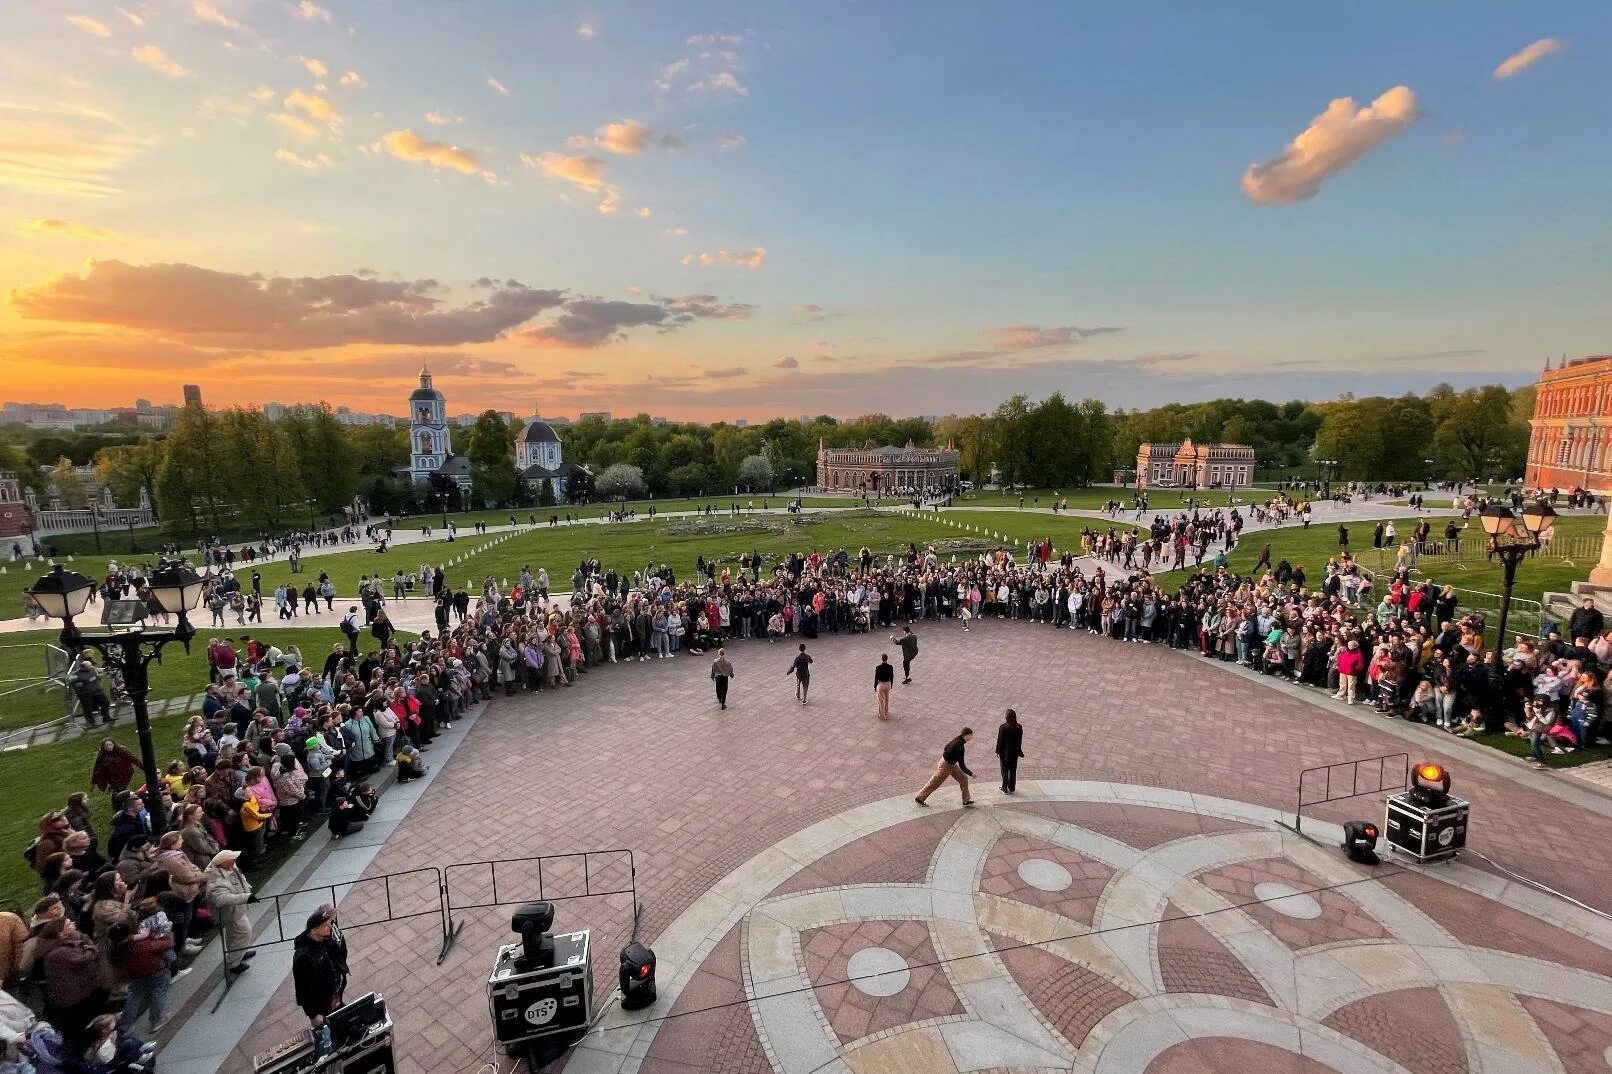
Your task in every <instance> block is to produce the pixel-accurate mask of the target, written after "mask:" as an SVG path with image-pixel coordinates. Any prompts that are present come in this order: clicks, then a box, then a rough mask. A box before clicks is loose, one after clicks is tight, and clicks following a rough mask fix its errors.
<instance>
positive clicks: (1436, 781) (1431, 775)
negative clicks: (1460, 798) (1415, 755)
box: [1410, 761, 1450, 809]
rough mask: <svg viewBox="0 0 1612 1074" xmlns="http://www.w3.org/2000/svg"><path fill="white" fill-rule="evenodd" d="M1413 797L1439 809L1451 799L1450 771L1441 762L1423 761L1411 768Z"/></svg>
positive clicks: (1425, 804) (1422, 803) (1420, 803)
mask: <svg viewBox="0 0 1612 1074" xmlns="http://www.w3.org/2000/svg"><path fill="white" fill-rule="evenodd" d="M1410 794H1411V798H1412V799H1413V800H1414V801H1415V802H1416V803H1417V804H1418V805H1422V806H1426V807H1427V808H1428V809H1437V808H1439V807H1440V806H1442V805H1444V803H1446V802H1448V801H1449V800H1450V772H1449V769H1447V768H1445V767H1444V766H1443V765H1441V764H1435V763H1433V762H1432V761H1423V762H1422V763H1421V764H1419V765H1417V766H1416V767H1415V768H1413V769H1411V790H1410Z"/></svg>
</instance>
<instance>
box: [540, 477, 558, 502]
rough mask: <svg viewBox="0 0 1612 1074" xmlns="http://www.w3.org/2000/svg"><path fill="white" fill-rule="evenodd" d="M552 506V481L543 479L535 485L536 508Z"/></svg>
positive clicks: (549, 478) (551, 479)
mask: <svg viewBox="0 0 1612 1074" xmlns="http://www.w3.org/2000/svg"><path fill="white" fill-rule="evenodd" d="M554 504H555V499H554V479H553V478H551V477H545V478H544V479H543V480H542V481H540V482H538V485H537V506H539V507H553V506H554Z"/></svg>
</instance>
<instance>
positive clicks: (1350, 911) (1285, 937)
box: [1198, 858, 1388, 951]
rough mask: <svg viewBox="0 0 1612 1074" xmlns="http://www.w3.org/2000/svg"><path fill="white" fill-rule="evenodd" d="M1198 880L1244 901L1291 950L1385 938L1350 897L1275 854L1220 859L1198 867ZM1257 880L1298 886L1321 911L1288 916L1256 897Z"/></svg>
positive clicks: (1236, 901)
mask: <svg viewBox="0 0 1612 1074" xmlns="http://www.w3.org/2000/svg"><path fill="white" fill-rule="evenodd" d="M1198 879H1199V880H1200V881H1202V883H1203V885H1204V886H1205V887H1207V888H1209V889H1211V890H1213V891H1217V892H1219V893H1220V894H1221V895H1222V896H1224V897H1225V899H1226V901H1227V902H1230V903H1232V904H1234V905H1243V904H1248V903H1253V904H1254V905H1250V906H1246V907H1245V909H1246V912H1247V913H1248V915H1249V916H1250V917H1252V918H1253V919H1254V920H1255V921H1258V922H1259V923H1260V924H1261V925H1264V926H1265V928H1266V929H1268V930H1270V932H1271V934H1272V935H1274V936H1275V937H1276V938H1277V939H1279V940H1281V941H1282V942H1283V943H1285V944H1287V946H1289V947H1291V948H1292V949H1293V950H1295V951H1302V950H1303V949H1305V948H1306V947H1317V946H1319V945H1321V944H1327V943H1338V942H1340V941H1343V940H1385V939H1388V930H1387V929H1385V928H1383V927H1382V926H1381V925H1380V924H1378V923H1377V922H1376V921H1375V920H1373V919H1372V917H1371V915H1369V914H1367V913H1366V911H1365V910H1363V909H1361V908H1360V905H1359V904H1358V903H1356V902H1355V901H1354V900H1353V899H1351V898H1349V897H1348V896H1347V895H1344V894H1343V893H1342V892H1337V891H1321V890H1319V889H1320V888H1323V887H1325V886H1326V884H1325V882H1324V881H1323V880H1321V878H1320V877H1318V876H1316V875H1314V874H1313V873H1311V872H1309V871H1308V870H1306V869H1303V868H1301V867H1300V866H1298V865H1295V864H1293V863H1292V862H1290V861H1287V860H1285V859H1280V858H1266V859H1263V860H1261V861H1250V862H1243V863H1242V864H1241V865H1225V866H1222V867H1221V868H1219V869H1211V870H1209V871H1207V872H1204V873H1200V874H1199V876H1198ZM1260 884H1285V885H1287V886H1288V887H1290V888H1293V889H1295V890H1297V891H1301V892H1304V893H1306V894H1308V895H1309V897H1310V898H1312V899H1314V900H1315V901H1316V902H1318V903H1320V904H1321V916H1320V917H1317V918H1311V919H1308V920H1306V919H1303V918H1294V917H1288V916H1287V915H1286V914H1284V913H1282V912H1281V911H1280V910H1278V909H1276V907H1274V906H1271V905H1268V904H1266V903H1262V902H1258V901H1257V900H1258V899H1259V896H1258V895H1257V894H1255V891H1254V889H1255V888H1256V887H1258V886H1259V885H1260Z"/></svg>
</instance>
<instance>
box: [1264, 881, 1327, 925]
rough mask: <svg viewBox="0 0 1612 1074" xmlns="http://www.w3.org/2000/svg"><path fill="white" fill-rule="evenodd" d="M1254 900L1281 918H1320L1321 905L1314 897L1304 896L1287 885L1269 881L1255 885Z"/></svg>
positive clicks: (1305, 919) (1301, 919) (1307, 919)
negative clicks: (1263, 904)
mask: <svg viewBox="0 0 1612 1074" xmlns="http://www.w3.org/2000/svg"><path fill="white" fill-rule="evenodd" d="M1254 898H1256V899H1258V900H1259V901H1260V902H1262V903H1265V904H1266V905H1267V906H1269V907H1270V908H1271V909H1272V910H1275V911H1276V912H1277V913H1279V914H1281V915H1282V916H1283V917H1291V918H1297V919H1298V920H1300V921H1313V920H1314V919H1316V918H1318V917H1320V916H1321V904H1320V903H1318V902H1316V901H1315V896H1313V895H1306V894H1304V893H1303V892H1301V891H1299V890H1298V889H1297V888H1293V887H1289V886H1288V885H1287V884H1278V883H1276V882H1274V881H1270V880H1267V881H1265V882H1264V883H1260V884H1255V885H1254Z"/></svg>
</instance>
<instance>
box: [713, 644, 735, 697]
mask: <svg viewBox="0 0 1612 1074" xmlns="http://www.w3.org/2000/svg"><path fill="white" fill-rule="evenodd" d="M731 678H733V664H732V662H731V661H729V660H728V651H727V650H726V649H718V650H717V651H716V659H715V660H713V661H711V681H712V682H714V683H716V703H717V705H718V706H719V707H721V708H724V709H725V708H727V707H728V680H729V679H731Z"/></svg>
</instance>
